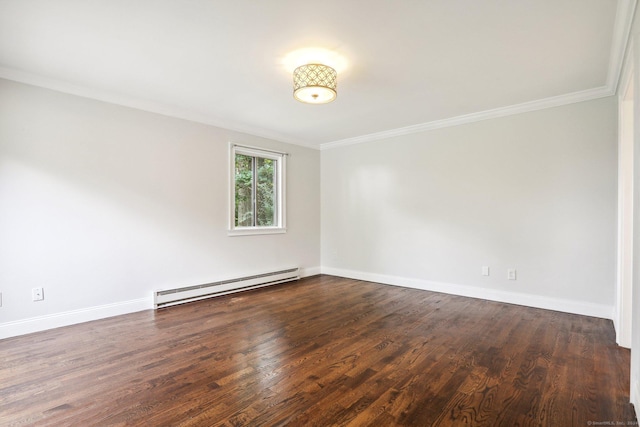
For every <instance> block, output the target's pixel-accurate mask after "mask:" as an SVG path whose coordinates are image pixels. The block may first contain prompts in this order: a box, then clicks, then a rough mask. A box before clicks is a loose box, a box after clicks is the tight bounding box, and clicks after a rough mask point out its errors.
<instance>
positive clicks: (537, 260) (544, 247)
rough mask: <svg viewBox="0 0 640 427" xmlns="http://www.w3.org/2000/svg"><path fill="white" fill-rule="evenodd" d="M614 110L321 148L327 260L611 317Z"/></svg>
mask: <svg viewBox="0 0 640 427" xmlns="http://www.w3.org/2000/svg"><path fill="white" fill-rule="evenodd" d="M616 111H617V106H616V98H615V97H609V98H604V99H599V100H594V101H589V102H582V103H578V104H572V105H567V106H563V107H556V108H551V109H546V110H541V111H536V112H530V113H524V114H519V115H514V116H509V117H504V118H498V119H493V120H486V121H482V122H476V123H471V124H466V125H462V126H456V127H451V128H444V129H439V130H432V131H428V132H423V133H419V134H414V135H406V136H399V137H395V138H390V139H387V140H382V141H378V142H372V143H367V144H359V145H351V146H343V147H339V148H334V149H328V150H324V151H322V162H321V163H322V166H321V176H322V178H321V181H322V185H321V187H322V199H321V200H322V202H321V203H322V215H321V218H322V265H323V272H328V273H334V274H339V275H344V276H349V277H356V278H362V279H369V280H377V281H381V282H385V283H391V284H402V285H407V286H414V287H418V288H424V289H434V290H439V291H444V292H451V293H457V294H462V295H469V296H476V297H482V298H487V299H494V300H499V301H508V302H515V303H521V304H526V305H531V306H538V307H544V308H552V309H558V310H563V311H569V312H575V313H581V314H589V315H595V316H601V317H607V318H611V317H612V314H613V306H614V297H615V278H616V270H615V268H616V263H615V261H616V258H615V256H616V196H617V192H616V179H617V176H616V167H617V166H616V164H617V157H616V156H617V154H616V144H617V141H616V132H617V130H616V129H617V121H616V120H617V119H616V115H617V113H616ZM481 266H489V267H490V272H491V275H490V276H489V277H483V276H481ZM507 268H516V269H517V280H516V281H508V280H507Z"/></svg>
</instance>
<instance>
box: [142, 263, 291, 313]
mask: <svg viewBox="0 0 640 427" xmlns="http://www.w3.org/2000/svg"><path fill="white" fill-rule="evenodd" d="M298 270H299V269H298V268H290V269H288V270H280V271H272V272H270V273H263V274H256V275H253V276H246V277H239V278H237V279H229V280H221V281H219V282H213V283H207V284H204V285H195V286H186V287H183V288H175V289H163V290H157V291H155V292H154V293H153V304H154V306H155V308H162V307H169V306H172V305H177V304H184V303H186V302H191V301H198V300H201V299H205V298H212V297H216V296H219V295H226V294H230V293H232V292H240V291H247V290H249V289H256V288H261V287H263V286H269V285H276V284H278V283H284V282H290V281H292V280H298V279H299V278H300V275H299V272H298Z"/></svg>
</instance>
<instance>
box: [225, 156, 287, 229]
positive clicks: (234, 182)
mask: <svg viewBox="0 0 640 427" xmlns="http://www.w3.org/2000/svg"><path fill="white" fill-rule="evenodd" d="M230 152H231V165H230V170H231V192H230V193H231V198H230V205H231V206H230V207H231V209H230V227H229V234H230V235H243V234H270V233H284V232H285V231H286V229H285V212H284V208H285V197H284V196H285V194H284V189H285V185H284V184H285V182H284V178H285V159H286V154H285V153H278V152H275V151H268V150H261V149H258V148H252V147H245V146H242V145H235V144H231V149H230Z"/></svg>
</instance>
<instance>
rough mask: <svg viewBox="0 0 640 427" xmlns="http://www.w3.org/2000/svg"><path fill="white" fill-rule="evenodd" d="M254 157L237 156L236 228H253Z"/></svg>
mask: <svg viewBox="0 0 640 427" xmlns="http://www.w3.org/2000/svg"><path fill="white" fill-rule="evenodd" d="M252 187H253V157H250V156H245V155H244V154H236V191H235V192H236V215H235V224H236V227H251V226H253V225H254V224H253V209H252V204H253V197H252V195H251V189H252Z"/></svg>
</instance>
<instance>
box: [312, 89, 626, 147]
mask: <svg viewBox="0 0 640 427" xmlns="http://www.w3.org/2000/svg"><path fill="white" fill-rule="evenodd" d="M614 93H615V91H614V90H612V89H611V88H609V87H606V86H603V87H598V88H593V89H588V90H583V91H580V92H573V93H568V94H565V95H559V96H554V97H551V98H544V99H540V100H537V101H530V102H523V103H522V104H516V105H510V106H508V107H501V108H495V109H492V110H485V111H479V112H477V113H471V114H465V115H463V116H456V117H451V118H448V119H442V120H435V121H432V122H427V123H421V124H418V125H412V126H407V127H403V128H398V129H391V130H386V131H382V132H376V133H371V134H368V135H362V136H357V137H354V138H347V139H341V140H338V141H333V142H327V143H325V144H321V145H320V149H321V150H327V149H331V148H337V147H344V146H347V145H354V144H362V143H365V142H372V141H378V140H381V139H387V138H394V137H398V136H402V135H410V134H414V133H419V132H424V131H428V130H434V129H441V128H446V127H452V126H459V125H463V124H467V123H473V122H479V121H482V120H488V119H496V118H499V117H505V116H511V115H514V114H520V113H527V112H530V111H536V110H542V109H545V108H552V107H559V106H562V105H567V104H574V103H577V102H583V101H590V100H592V99H598V98H604V97H607V96H612V95H613V94H614Z"/></svg>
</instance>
